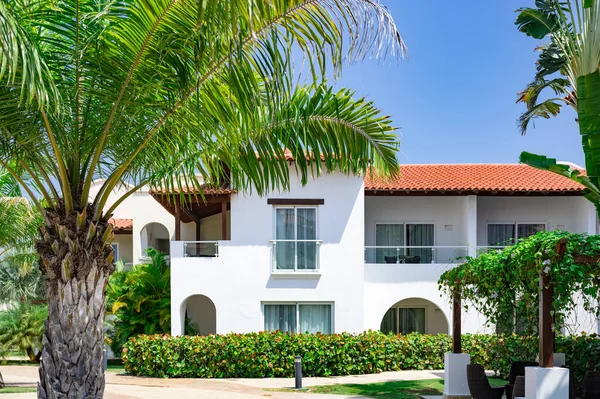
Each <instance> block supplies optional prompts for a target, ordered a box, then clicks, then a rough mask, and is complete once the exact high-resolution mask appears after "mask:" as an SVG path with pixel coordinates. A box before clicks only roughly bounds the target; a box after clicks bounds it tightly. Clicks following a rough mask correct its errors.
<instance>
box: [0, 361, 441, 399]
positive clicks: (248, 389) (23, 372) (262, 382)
mask: <svg viewBox="0 0 600 399" xmlns="http://www.w3.org/2000/svg"><path fill="white" fill-rule="evenodd" d="M0 371H2V375H3V376H4V381H5V382H6V383H7V384H9V385H19V386H29V387H35V385H36V383H37V381H38V377H37V373H38V369H37V367H33V366H0ZM431 378H443V371H398V372H389V373H381V374H370V375H360V376H345V377H330V378H324V377H315V378H305V379H304V381H303V383H304V387H310V386H315V385H331V384H370V383H376V382H386V381H399V380H417V379H431ZM293 385H294V380H293V379H292V378H261V379H196V378H189V379H166V378H165V379H163V378H145V377H133V376H128V375H124V374H115V373H112V372H108V373H107V374H106V391H105V395H104V397H105V398H106V399H138V398H139V399H141V398H144V399H159V398H169V399H191V398H194V399H196V398H206V399H257V398H262V399H332V398H333V399H358V398H361V397H359V396H342V395H316V394H308V393H289V392H272V391H265V390H263V388H271V389H272V388H291V387H293ZM35 397H36V394H35V393H24V394H2V395H0V399H34V398H35Z"/></svg>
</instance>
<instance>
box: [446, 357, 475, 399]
mask: <svg viewBox="0 0 600 399" xmlns="http://www.w3.org/2000/svg"><path fill="white" fill-rule="evenodd" d="M470 362H471V356H469V354H468V353H450V352H447V353H446V354H445V355H444V399H468V398H470V397H471V392H470V391H469V384H468V383H467V365H468V364H469V363H470Z"/></svg>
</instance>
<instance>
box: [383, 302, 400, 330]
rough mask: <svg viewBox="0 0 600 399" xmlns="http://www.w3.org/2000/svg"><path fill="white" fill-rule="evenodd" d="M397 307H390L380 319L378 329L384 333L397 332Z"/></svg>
mask: <svg viewBox="0 0 600 399" xmlns="http://www.w3.org/2000/svg"><path fill="white" fill-rule="evenodd" d="M397 320H398V308H390V309H389V310H388V311H387V312H386V313H385V316H383V320H381V326H380V327H379V330H380V331H381V332H382V333H384V334H389V333H394V334H398V323H397Z"/></svg>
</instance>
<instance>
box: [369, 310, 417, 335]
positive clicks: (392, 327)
mask: <svg viewBox="0 0 600 399" xmlns="http://www.w3.org/2000/svg"><path fill="white" fill-rule="evenodd" d="M380 330H381V331H382V332H383V333H386V334H387V333H390V332H392V333H394V334H410V333H413V332H418V333H421V334H425V308H390V309H389V310H388V311H387V313H386V314H385V316H384V317H383V320H382V321H381V327H380Z"/></svg>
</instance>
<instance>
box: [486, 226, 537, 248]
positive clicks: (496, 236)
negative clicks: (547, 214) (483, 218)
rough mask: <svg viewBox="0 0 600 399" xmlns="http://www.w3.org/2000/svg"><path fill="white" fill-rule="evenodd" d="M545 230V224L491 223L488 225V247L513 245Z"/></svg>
mask: <svg viewBox="0 0 600 399" xmlns="http://www.w3.org/2000/svg"><path fill="white" fill-rule="evenodd" d="M545 230H546V224H545V223H493V224H492V223H490V224H488V245H489V246H499V247H504V246H507V245H513V244H514V243H515V242H516V241H517V240H519V239H521V238H527V237H529V236H532V235H534V234H536V233H539V232H540V231H545Z"/></svg>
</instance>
